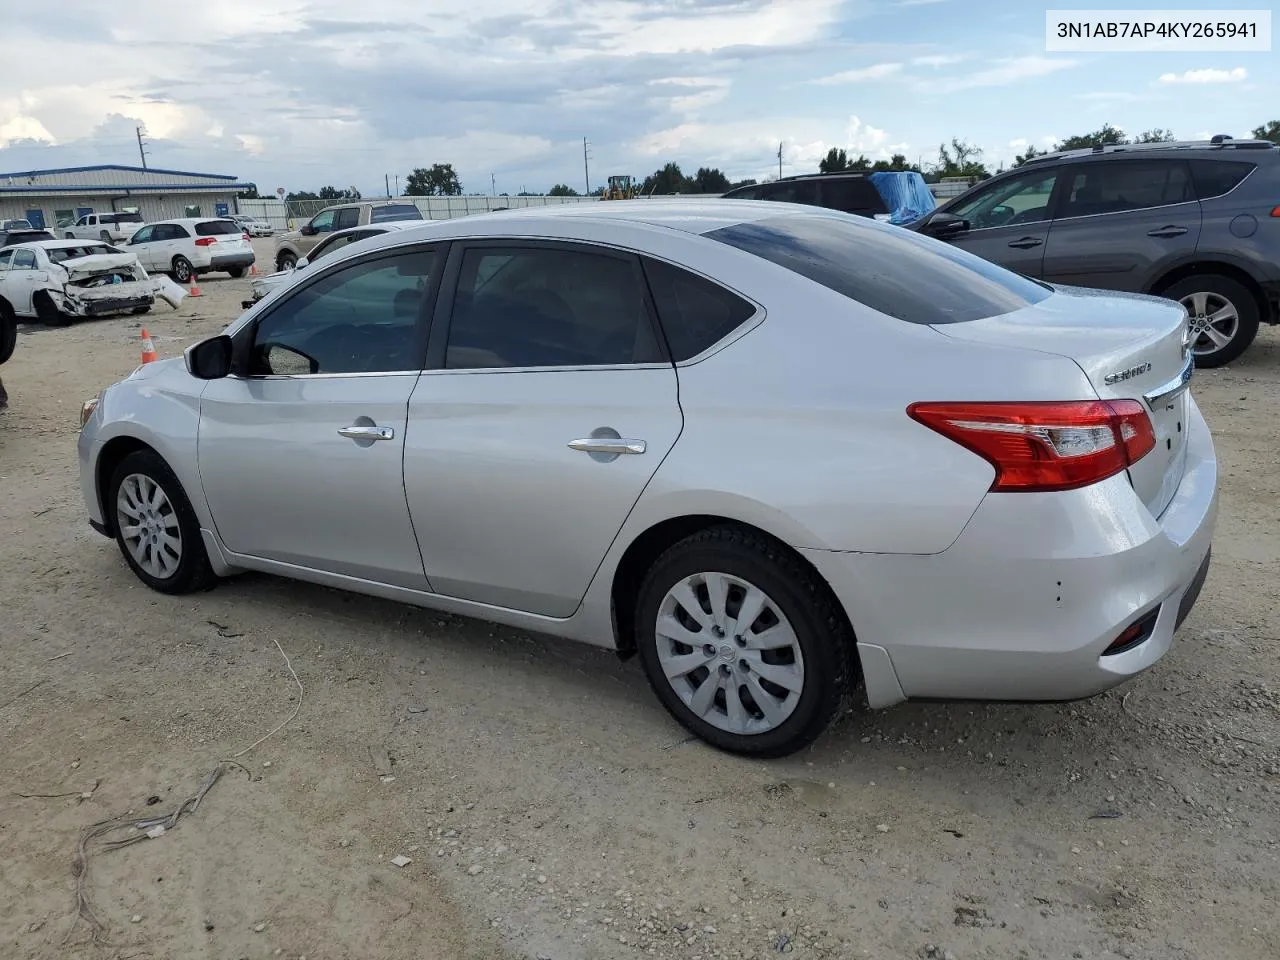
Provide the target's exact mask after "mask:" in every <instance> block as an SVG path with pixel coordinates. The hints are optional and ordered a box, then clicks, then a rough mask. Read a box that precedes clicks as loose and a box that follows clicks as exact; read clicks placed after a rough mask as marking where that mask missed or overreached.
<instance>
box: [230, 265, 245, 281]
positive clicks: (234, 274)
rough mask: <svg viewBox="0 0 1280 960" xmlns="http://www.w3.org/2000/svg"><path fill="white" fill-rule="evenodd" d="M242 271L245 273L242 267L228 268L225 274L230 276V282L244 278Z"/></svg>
mask: <svg viewBox="0 0 1280 960" xmlns="http://www.w3.org/2000/svg"><path fill="white" fill-rule="evenodd" d="M244 271H245V268H244V267H228V268H227V273H229V274H231V279H232V280H239V279H240V278H241V277H243V276H244Z"/></svg>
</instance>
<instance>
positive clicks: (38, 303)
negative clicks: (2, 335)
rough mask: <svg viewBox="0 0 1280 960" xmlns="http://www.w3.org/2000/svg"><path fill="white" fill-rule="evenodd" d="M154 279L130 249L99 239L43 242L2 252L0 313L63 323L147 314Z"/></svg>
mask: <svg viewBox="0 0 1280 960" xmlns="http://www.w3.org/2000/svg"><path fill="white" fill-rule="evenodd" d="M155 300H156V284H155V281H154V280H153V279H152V278H150V277H148V276H147V272H146V271H145V270H144V269H143V268H142V267H141V265H140V264H139V263H138V258H137V257H135V256H134V255H133V254H132V253H125V252H123V251H121V250H119V249H117V248H116V247H113V246H110V245H108V244H105V243H102V242H101V241H85V240H44V241H37V242H34V243H22V244H17V245H16V246H12V247H5V248H4V249H3V250H0V316H3V318H4V321H5V322H6V323H10V322H17V321H23V322H31V321H33V320H38V321H39V322H40V323H44V324H49V325H55V326H61V325H63V324H67V323H70V322H71V321H72V320H75V319H83V318H94V317H107V316H116V315H119V314H127V313H146V312H147V311H148V310H150V309H151V306H152V304H154V303H155Z"/></svg>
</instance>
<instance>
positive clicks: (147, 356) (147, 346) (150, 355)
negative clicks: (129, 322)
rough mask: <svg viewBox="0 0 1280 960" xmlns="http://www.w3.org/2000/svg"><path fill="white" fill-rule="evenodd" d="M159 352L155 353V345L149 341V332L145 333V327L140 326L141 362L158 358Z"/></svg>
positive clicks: (148, 361)
mask: <svg viewBox="0 0 1280 960" xmlns="http://www.w3.org/2000/svg"><path fill="white" fill-rule="evenodd" d="M159 359H160V354H158V353H156V348H155V345H154V344H153V343H152V342H151V334H149V333H147V328H146V327H143V328H142V362H143V363H150V362H151V361H153V360H159Z"/></svg>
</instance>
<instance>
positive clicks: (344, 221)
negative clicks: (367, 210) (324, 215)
mask: <svg viewBox="0 0 1280 960" xmlns="http://www.w3.org/2000/svg"><path fill="white" fill-rule="evenodd" d="M359 225H360V208H359V207H343V208H342V209H341V210H339V211H338V215H337V216H336V217H334V219H333V229H335V230H346V229H347V228H348V227H358V226H359Z"/></svg>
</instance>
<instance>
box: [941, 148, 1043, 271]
mask: <svg viewBox="0 0 1280 960" xmlns="http://www.w3.org/2000/svg"><path fill="white" fill-rule="evenodd" d="M1060 170H1061V168H1060V167H1051V168H1047V169H1046V168H1043V167H1042V168H1038V169H1032V170H1028V171H1027V172H1026V173H1024V174H1020V175H1018V176H1012V177H1008V178H1006V179H1002V180H999V181H997V182H996V183H993V184H990V185H989V186H988V187H986V188H985V189H983V190H978V191H976V192H975V193H974V194H973V195H972V196H970V197H966V198H964V199H963V200H962V201H961V202H960V203H958V204H955V205H952V206H948V207H947V208H946V211H947V212H948V213H953V214H955V215H956V216H958V217H963V218H964V219H966V220H968V221H969V229H968V230H965V231H964V232H963V233H960V234H957V235H955V236H954V237H948V238H947V239H948V242H950V243H953V244H955V245H956V246H957V247H962V248H963V249H965V250H968V251H969V252H970V253H972V254H976V255H977V256H979V257H982V258H983V259H984V260H990V261H991V262H992V263H998V264H999V265H1000V266H1002V267H1006V268H1007V269H1009V270H1016V271H1017V272H1018V273H1021V274H1023V275H1024V276H1028V277H1036V278H1039V277H1040V276H1041V274H1042V271H1043V266H1044V251H1045V242H1046V241H1047V240H1048V238H1049V224H1050V218H1051V216H1052V211H1053V203H1054V201H1055V197H1056V191H1057V189H1058V185H1059V171H1060Z"/></svg>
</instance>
